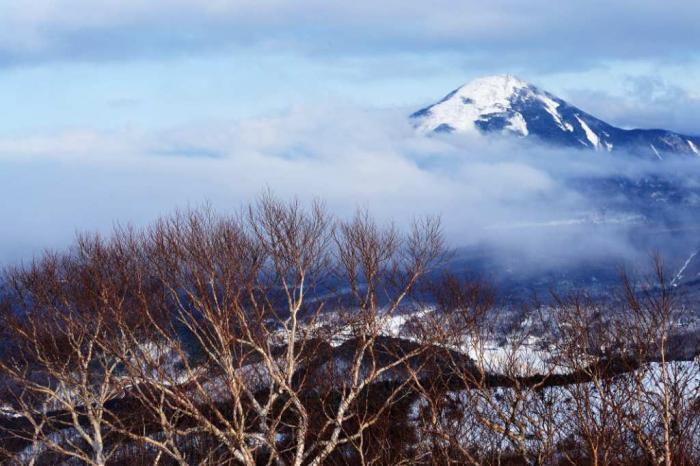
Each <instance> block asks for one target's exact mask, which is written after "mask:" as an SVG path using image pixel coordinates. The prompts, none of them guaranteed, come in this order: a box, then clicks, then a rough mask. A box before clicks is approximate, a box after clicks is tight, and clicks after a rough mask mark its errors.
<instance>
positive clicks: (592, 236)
mask: <svg viewBox="0 0 700 466" xmlns="http://www.w3.org/2000/svg"><path fill="white" fill-rule="evenodd" d="M693 162H694V164H692V165H682V166H678V165H674V164H673V163H669V164H665V165H663V168H662V165H661V164H658V163H653V162H649V163H646V162H642V161H639V160H637V161H635V162H634V163H632V164H630V162H629V161H626V160H623V159H616V158H614V157H612V156H610V155H608V154H599V153H598V154H597V153H594V152H587V151H577V150H574V151H563V150H555V149H546V148H543V147H539V146H537V145H536V144H530V143H527V142H526V141H523V140H516V139H510V138H503V139H499V138H485V137H481V136H461V137H459V136H458V137H424V136H421V135H418V134H417V133H416V132H415V131H414V129H413V128H412V127H411V126H410V124H409V122H408V121H407V119H406V116H405V113H404V112H403V111H376V110H374V111H367V110H362V109H358V108H352V107H341V106H339V105H330V104H329V105H328V106H324V107H300V108H295V109H294V110H292V111H289V112H285V113H283V114H280V115H278V116H274V117H268V118H256V119H248V120H241V121H236V122H219V123H217V124H207V125H201V126H197V125H192V126H187V127H180V128H172V129H169V130H166V131H150V132H149V131H135V130H132V131H126V130H125V131H115V132H97V131H74V132H62V133H54V134H46V135H43V136H26V137H13V138H3V139H0V199H3V203H2V204H0V218H2V220H3V221H2V224H0V262H4V263H7V262H12V261H16V260H21V259H28V258H30V257H31V256H32V255H33V254H36V253H37V252H39V251H41V250H42V249H43V248H47V247H48V248H56V247H59V248H60V247H64V246H66V245H67V244H69V243H70V241H71V240H72V237H73V235H74V233H75V232H76V231H84V230H89V231H94V230H97V231H103V232H108V231H109V230H110V229H111V227H112V225H113V224H114V223H115V222H121V223H133V224H136V225H145V224H147V223H149V222H150V221H152V220H153V219H154V218H155V217H157V216H158V215H162V214H167V213H169V212H172V211H173V210H174V209H175V208H178V207H180V208H182V207H188V206H198V205H201V204H202V203H204V202H210V203H211V204H212V205H213V206H214V207H215V208H216V209H217V210H220V211H223V212H231V211H235V210H236V209H238V208H240V207H241V206H242V205H243V204H245V203H247V202H250V201H252V200H254V199H255V198H256V196H258V195H259V194H260V193H261V192H262V191H263V190H265V189H268V188H269V189H271V190H272V191H273V192H275V193H276V194H277V195H279V196H280V197H283V198H289V197H292V196H297V197H299V198H300V199H301V200H310V199H312V198H320V199H322V200H324V201H325V202H326V203H327V204H328V206H329V208H330V209H331V210H332V211H333V212H334V213H335V214H337V215H338V216H341V217H343V216H347V215H351V214H352V213H353V211H354V210H355V209H356V208H358V207H367V208H368V209H369V210H370V211H371V212H372V213H374V214H375V215H376V216H378V217H379V218H380V219H382V220H384V221H390V220H393V221H396V222H397V223H398V224H399V225H405V224H406V223H408V222H409V221H410V220H411V219H412V218H413V217H414V216H416V215H422V214H437V215H441V217H442V219H443V222H444V227H445V232H446V235H447V238H448V239H449V241H450V243H451V244H452V245H453V246H455V247H471V248H485V249H488V250H491V251H499V253H503V254H511V253H518V254H521V255H523V256H527V257H529V258H530V259H532V260H533V261H541V260H543V258H547V259H546V260H547V261H550V260H551V261H560V262H566V261H571V260H574V259H580V258H586V259H590V260H595V259H596V258H600V257H609V256H610V254H611V253H613V252H614V253H615V254H616V255H617V256H619V257H626V256H630V255H634V254H637V253H639V252H643V253H646V252H647V251H638V250H636V249H635V246H634V245H633V244H632V243H630V241H629V235H630V232H631V231H632V230H633V229H634V228H636V227H638V226H639V224H640V222H643V221H644V220H643V219H640V218H637V217H635V216H634V215H632V216H630V215H629V214H628V213H625V212H617V211H616V210H615V208H614V207H613V208H610V207H609V205H613V204H614V203H612V204H611V201H612V200H614V199H604V200H603V201H605V202H603V203H601V199H599V198H596V197H595V196H588V195H584V194H582V191H581V190H580V189H574V188H573V187H572V186H573V185H572V180H596V179H604V178H606V177H610V176H619V175H622V174H624V175H625V176H627V177H632V178H635V177H643V176H648V175H649V174H650V173H657V174H658V173H660V171H664V172H669V174H670V173H671V172H673V173H676V174H678V173H685V174H690V175H693V176H697V175H698V174H700V166H699V165H698V164H697V161H695V160H693ZM686 178H687V179H688V180H695V181H697V178H693V177H692V176H685V175H684V176H683V177H681V178H680V179H681V180H686ZM586 182H588V181H586ZM683 182H685V181H683ZM689 182H690V181H689ZM614 194H615V193H614V192H613V196H612V197H614ZM603 205H607V206H608V207H607V209H608V210H607V211H605V212H603V211H602V210H601V209H602V206H603Z"/></svg>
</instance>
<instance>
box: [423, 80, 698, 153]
mask: <svg viewBox="0 0 700 466" xmlns="http://www.w3.org/2000/svg"><path fill="white" fill-rule="evenodd" d="M411 118H412V119H413V120H414V122H415V123H416V127H417V128H418V129H419V130H420V131H422V132H425V133H431V132H457V133H460V132H463V133H466V132H482V133H483V132H486V133H492V132H499V133H506V134H515V135H518V136H522V137H525V136H534V137H537V138H539V139H540V140H542V141H544V142H547V143H550V144H555V145H563V146H569V147H577V148H587V149H593V150H597V151H606V152H612V151H613V150H614V149H622V150H626V151H631V152H634V153H637V154H639V155H645V156H651V157H654V158H659V159H662V158H663V154H667V153H675V154H684V155H693V156H700V150H698V147H700V138H698V137H693V136H684V135H681V134H677V133H673V132H671V131H665V130H624V129H621V128H616V127H614V126H612V125H610V124H608V123H606V122H604V121H602V120H600V119H598V118H595V117H593V116H592V115H590V114H588V113H586V112H584V111H583V110H580V109H579V108H577V107H574V106H573V105H570V104H568V103H567V102H565V101H564V100H562V99H560V98H558V97H556V96H555V95H553V94H550V93H548V92H546V91H544V90H541V89H539V88H538V87H536V86H534V85H532V84H530V83H528V82H526V81H524V80H522V79H519V78H517V77H515V76H512V75H497V76H487V77H483V78H479V79H475V80H473V81H471V82H469V83H467V84H465V85H463V86H461V87H459V88H457V89H455V90H454V91H452V92H450V93H449V94H448V95H447V96H445V97H444V98H443V99H442V100H440V101H439V102H437V103H435V104H433V105H431V106H429V107H426V108H424V109H422V110H419V111H418V112H416V113H414V114H413V115H411Z"/></svg>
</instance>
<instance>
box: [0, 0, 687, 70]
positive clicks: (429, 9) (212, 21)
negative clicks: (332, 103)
mask: <svg viewBox="0 0 700 466" xmlns="http://www.w3.org/2000/svg"><path fill="white" fill-rule="evenodd" d="M699 16H700V5H698V4H697V3H696V2H689V1H684V0H677V1H675V0H674V1H656V0H641V1H632V0H620V1H616V2H609V1H603V0H591V1H586V2H551V1H549V0H531V1H529V2H527V4H523V3H522V2H521V1H519V0H494V1H489V2H483V1H476V0H468V1H463V2H453V1H448V0H438V1H433V2H424V1H415V0H402V1H398V0H387V1H383V2H369V1H367V0H358V1H353V2H324V1H319V0H300V1H295V2H290V1H286V0H258V1H249V0H168V1H164V0H122V1H115V0H104V1H100V2H93V1H89V0H58V1H56V0H33V1H31V2H17V1H14V0H0V64H5V65H8V66H9V65H21V64H23V63H36V62H43V61H57V60H58V61H64V60H68V61H74V60H78V61H81V60H88V61H102V60H131V59H143V58H146V59H147V58H152V57H163V56H168V55H187V54H193V53H202V52H210V51H215V52H222V51H223V52H226V51H229V50H231V49H232V48H236V47H244V48H250V47H259V48H261V49H265V50H268V51H269V50H288V51H293V52H300V53H304V54H312V55H325V56H327V57H343V56H356V55H382V54H396V53H425V52H431V53H435V52H437V53H458V54H459V55H460V56H462V57H465V58H468V59H470V60H474V61H475V62H481V63H489V62H492V63H493V62H500V63H503V62H506V63H512V64H513V65H514V66H520V67H522V68H525V69H549V70H552V69H567V70H568V69H582V68H587V67H590V66H599V65H600V62H601V60H640V59H641V60H652V61H656V62H667V63H668V62H675V63H683V62H687V61H688V60H697V58H698V54H697V46H696V45H697V44H696V43H694V41H692V40H689V38H691V37H695V36H696V33H697V21H696V19H697V18H698V17H699ZM572 57H574V59H572Z"/></svg>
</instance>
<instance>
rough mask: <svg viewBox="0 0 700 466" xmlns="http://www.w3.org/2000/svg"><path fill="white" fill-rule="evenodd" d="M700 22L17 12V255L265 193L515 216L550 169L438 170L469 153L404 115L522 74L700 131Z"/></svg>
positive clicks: (6, 71) (4, 40) (11, 116)
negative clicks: (415, 130)
mask: <svg viewBox="0 0 700 466" xmlns="http://www.w3.org/2000/svg"><path fill="white" fill-rule="evenodd" d="M699 18H700V3H698V2H695V1H690V0H663V1H661V0H659V1H649V0H646V1H645V0H641V1H631V0H617V1H610V0H608V1H603V0H585V1H584V0H576V1H574V0H561V1H553V0H530V1H527V2H524V1H520V0H490V1H488V2H487V1H475V0H465V1H460V2H457V1H448V0H436V1H431V2H426V1H416V0H401V1H399V0H384V1H382V2H376V1H369V0H353V1H352V2H331V1H322V0H298V1H291V0H286V1H282V0H257V1H253V0H236V1H232V0H167V1H166V0H121V1H116V0H100V1H97V2H96V1H94V0H25V1H17V0H0V108H2V111H0V199H2V201H0V218H2V219H4V222H3V223H0V262H2V261H3V260H8V258H17V257H26V255H27V254H29V253H33V252H36V251H38V250H40V249H41V248H43V247H54V246H61V245H63V244H65V243H66V242H67V241H68V240H69V238H70V237H71V236H72V235H73V234H74V232H75V231H76V230H78V231H81V230H106V229H108V228H109V227H110V226H111V225H112V223H113V222H115V221H120V222H136V223H144V222H148V221H149V220H151V219H152V218H153V217H154V216H156V215H158V214H161V213H165V212H169V211H171V210H172V209H174V208H176V207H182V206H186V205H192V204H195V205H196V204H197V203H201V202H203V201H212V202H213V203H215V204H216V205H217V206H236V205H239V204H240V203H241V202H245V201H246V200H249V199H250V198H252V197H254V195H255V194H256V193H259V192H260V191H261V190H263V189H265V188H266V187H271V188H273V189H275V190H277V191H278V192H279V193H280V194H282V195H285V196H286V195H300V196H302V197H303V196H311V195H318V196H322V197H324V198H327V199H328V200H329V202H330V204H332V205H334V206H337V207H338V208H339V209H341V210H342V209H346V210H347V209H349V208H350V207H351V206H349V202H348V199H350V200H352V201H353V202H355V201H356V202H359V203H366V204H368V205H372V206H373V207H374V208H377V209H378V210H380V211H384V212H386V213H387V215H389V214H391V215H394V214H396V215H402V214H408V213H409V212H408V211H407V207H406V205H407V203H408V204H409V205H410V207H411V208H415V209H417V210H425V211H438V212H439V211H443V210H446V211H450V210H452V211H454V210H455V209H456V208H457V206H464V205H466V206H467V207H466V209H467V211H469V212H471V214H472V216H473V215H474V214H475V212H477V210H476V207H474V209H472V210H469V206H470V205H473V206H477V205H482V204H484V203H485V204H487V205H488V206H489V208H490V209H491V212H496V214H494V217H493V218H491V217H489V221H492V222H496V223H498V222H500V221H502V220H503V219H504V218H508V216H509V215H512V213H513V212H512V211H511V210H509V208H508V202H510V200H512V199H513V198H512V197H511V196H512V195H516V196H517V195H520V196H527V195H529V194H533V193H534V194H533V195H539V194H540V193H539V190H541V189H544V190H548V189H554V190H555V191H557V190H556V186H555V184H556V183H553V181H552V174H551V173H544V172H542V171H540V170H539V167H534V168H533V167H532V166H531V165H527V164H526V165H523V164H522V162H521V161H519V160H515V161H513V160H503V158H502V157H501V158H498V157H495V158H494V159H493V161H491V160H486V161H485V160H482V159H481V158H479V159H478V160H474V161H473V162H474V165H469V167H464V166H462V167H461V168H459V169H458V170H455V173H461V174H462V176H464V177H465V178H464V179H455V178H454V173H447V174H446V173H432V172H430V173H428V172H425V170H423V168H422V167H423V166H424V165H425V164H423V165H421V161H422V160H423V159H424V158H425V157H426V156H440V157H445V158H447V159H450V158H451V157H453V156H454V155H455V153H456V151H457V152H459V151H460V150H461V151H462V152H464V150H465V147H464V146H459V145H458V147H457V148H455V147H447V146H444V145H441V144H442V143H439V142H435V141H433V142H427V141H424V140H419V139H417V138H416V137H415V136H414V135H413V134H412V133H411V132H410V128H408V125H407V123H406V121H405V115H407V114H408V113H410V112H412V111H414V110H416V109H417V108H421V107H422V106H424V105H426V104H428V103H431V102H434V101H435V100H437V99H439V98H441V97H442V96H443V95H444V94H446V93H447V92H449V91H451V90H452V89H454V88H455V87H457V86H459V85H461V84H462V83H464V82H466V81H468V80H470V79H472V78H475V77H479V76H482V75H488V74H495V73H511V74H516V75H518V76H520V77H521V78H523V79H526V80H529V81H531V82H533V83H535V84H537V85H539V86H541V87H543V88H545V89H547V90H549V91H550V92H553V93H555V94H557V95H559V96H561V97H563V98H566V99H568V100H570V101H571V102H572V103H574V104H575V105H578V106H579V107H581V108H583V109H584V110H587V111H589V112H590V113H592V114H594V115H596V116H599V117H601V118H603V119H605V120H608V121H610V122H611V123H614V124H618V125H621V126H625V127H632V126H636V127H665V128H668V129H675V130H678V131H684V132H688V133H696V134H700V112H698V111H697V109H698V105H700V33H699V32H698V26H697V23H698V19H699ZM470 147H474V146H470ZM479 147H480V148H481V150H483V151H484V152H489V151H491V152H493V150H492V148H488V147H481V146H479ZM460 148H461V149H460ZM508 150H511V151H512V148H509V149H508ZM416 158H418V159H419V160H416ZM460 160H461V159H460ZM460 163H463V161H460ZM513 164H515V165H513ZM387 170H397V171H398V172H399V173H402V178H399V177H398V176H391V177H388V176H387ZM482 172H487V173H489V174H490V176H491V177H492V178H493V177H495V179H496V182H493V179H492V180H491V183H490V185H489V186H480V185H478V179H475V178H473V177H472V176H471V175H469V173H482ZM514 173H518V174H520V175H519V176H520V178H517V177H516V181H518V183H519V185H520V188H521V190H515V192H510V190H509V189H510V186H512V185H513V183H514V178H513V174H514ZM467 179H468V180H469V181H470V182H471V183H473V184H472V185H471V186H469V185H465V180H467ZM498 180H501V182H498ZM417 187H420V189H421V190H422V193H423V194H425V193H426V192H430V193H431V194H433V195H432V196H423V197H425V198H427V200H425V199H423V197H421V199H420V200H419V199H418V198H415V199H414V198H413V197H412V196H414V193H415V192H416V189H417ZM447 187H449V188H450V189H447ZM495 187H502V189H500V188H499V189H496V188H495ZM553 187H554V188H553ZM507 188H508V189H507ZM484 192H486V193H488V196H486V198H485V195H484ZM557 192H558V191H557ZM558 193H559V192H558ZM559 194H561V193H559ZM563 198H566V196H563ZM407 200H412V202H408V201H407ZM420 201H425V202H422V203H421V202H420ZM460 208H461V207H460ZM499 209H500V210H499ZM499 212H500V213H499ZM487 217H488V216H487ZM8 219H9V220H8ZM457 230H458V228H457Z"/></svg>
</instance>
